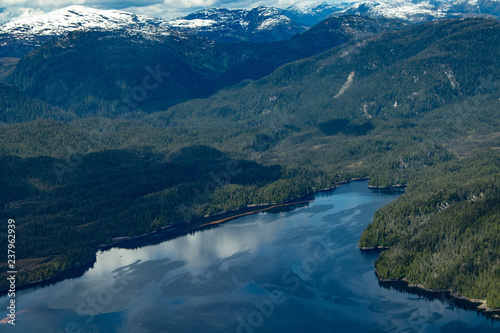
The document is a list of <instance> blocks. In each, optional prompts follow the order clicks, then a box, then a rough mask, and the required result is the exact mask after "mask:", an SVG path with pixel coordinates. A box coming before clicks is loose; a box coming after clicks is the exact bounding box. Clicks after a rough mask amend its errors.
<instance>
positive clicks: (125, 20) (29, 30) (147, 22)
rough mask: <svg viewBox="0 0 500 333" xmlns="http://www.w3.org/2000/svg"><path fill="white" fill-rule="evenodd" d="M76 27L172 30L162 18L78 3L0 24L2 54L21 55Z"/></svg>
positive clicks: (162, 32)
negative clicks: (79, 4) (100, 8)
mask: <svg viewBox="0 0 500 333" xmlns="http://www.w3.org/2000/svg"><path fill="white" fill-rule="evenodd" d="M76 30H104V31H112V30H124V31H131V32H135V33H143V34H150V35H152V36H153V35H154V36H157V35H168V34H171V33H172V30H171V28H169V25H168V21H166V20H163V19H159V18H151V17H146V16H141V15H136V14H132V13H127V12H122V11H117V10H98V9H93V8H89V7H84V6H77V5H75V6H70V7H66V8H62V9H58V10H55V11H53V12H50V13H47V14H43V15H39V16H33V17H29V18H24V19H19V20H14V21H11V22H8V23H6V24H4V25H2V26H0V57H2V56H7V55H8V56H21V55H23V54H25V53H26V52H29V51H30V50H32V49H34V48H36V47H38V46H39V45H41V44H42V43H43V42H45V41H47V40H49V39H52V38H55V37H60V36H63V35H65V34H67V33H69V32H72V31H76Z"/></svg>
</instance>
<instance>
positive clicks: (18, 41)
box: [0, 0, 500, 58]
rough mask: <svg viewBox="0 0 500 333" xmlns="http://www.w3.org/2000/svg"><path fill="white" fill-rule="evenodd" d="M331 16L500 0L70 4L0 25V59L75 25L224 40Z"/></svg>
mask: <svg viewBox="0 0 500 333" xmlns="http://www.w3.org/2000/svg"><path fill="white" fill-rule="evenodd" d="M332 15H335V16H340V15H363V16H370V17H374V18H394V19H402V20H406V21H409V22H423V21H429V20H434V19H441V18H448V17H457V16H458V17H461V16H470V15H483V16H484V15H487V16H493V17H500V0H361V1H357V2H349V0H346V2H337V3H327V2H318V1H316V2H314V1H312V2H311V1H309V2H301V3H298V4H295V5H293V6H290V7H287V8H285V9H279V8H274V7H263V6H261V7H257V8H253V9H251V10H244V9H238V10H229V9H224V8H208V9H203V10H199V11H197V12H194V13H192V14H190V15H187V16H185V17H181V18H179V19H176V20H171V21H167V20H164V19H160V18H151V17H146V16H141V15H136V14H132V13H127V12H123V11H118V10H98V9H93V8H89V7H84V6H78V5H75V6H70V7H66V8H62V9H58V10H55V11H53V12H50V13H47V14H43V15H39V16H33V17H29V18H23V19H17V20H14V21H11V22H9V23H6V24H4V25H2V26H0V58H2V57H7V56H15V57H20V56H22V55H24V54H26V53H27V52H29V51H31V50H33V49H34V48H36V47H38V46H39V45H41V44H42V43H44V42H45V41H47V40H49V39H52V38H54V37H58V36H63V35H65V34H67V33H68V32H71V31H75V30H105V31H114V30H121V31H124V33H128V34H130V35H133V34H141V35H142V36H149V37H148V38H155V36H163V35H169V34H172V33H174V32H175V31H181V32H182V33H191V34H195V35H198V36H203V37H207V38H211V39H216V40H220V41H227V42H237V41H253V42H270V41H276V40H286V39H289V38H291V37H293V36H294V35H296V34H297V33H300V32H303V31H305V30H306V29H307V28H308V27H311V26H313V25H314V24H317V23H319V22H320V21H322V20H324V19H325V18H327V17H329V16H332Z"/></svg>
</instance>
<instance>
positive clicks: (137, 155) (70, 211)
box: [0, 19, 500, 307]
mask: <svg viewBox="0 0 500 333" xmlns="http://www.w3.org/2000/svg"><path fill="white" fill-rule="evenodd" d="M335 22H337V23H335ZM338 22H339V21H338V20H337V21H327V22H326V23H323V24H324V25H326V26H327V27H328V29H327V30H328V31H330V30H331V31H334V30H335V29H334V28H335V24H339V23H338ZM370 22H372V21H370ZM344 23H345V22H344ZM361 23H363V22H361ZM361 23H360V24H361ZM320 24H321V23H320ZM351 24H352V22H351ZM370 24H372V27H371V28H370V29H372V30H373V31H371V30H369V29H366V27H367V25H366V22H364V23H363V25H362V26H363V27H364V28H363V29H365V30H366V31H365V30H364V32H363V34H364V37H363V38H361V37H360V36H359V34H356V38H354V39H353V38H350V37H349V38H347V37H346V39H345V40H343V41H342V42H339V41H338V40H337V41H336V42H335V43H336V44H335V43H333V42H332V44H329V46H328V47H325V48H324V49H322V47H318V48H317V49H315V50H312V51H310V52H312V54H299V55H298V56H293V57H292V58H287V59H286V62H290V61H292V60H297V61H294V62H290V63H288V64H284V65H283V66H280V67H278V65H281V64H282V63H278V62H277V60H276V59H267V60H268V61H269V63H270V64H272V66H271V65H270V67H266V68H267V69H266V71H269V73H271V74H269V75H266V76H264V75H265V74H267V72H266V73H265V71H264V72H259V73H260V74H258V76H257V77H251V76H250V77H238V78H236V77H232V79H231V80H233V81H232V83H236V82H239V81H240V80H241V79H244V78H245V79H248V78H250V79H255V80H244V81H242V82H240V83H237V84H235V85H231V86H228V83H227V84H226V83H225V84H221V85H218V86H214V85H213V82H211V81H203V80H201V81H199V82H205V83H207V87H210V88H211V89H214V90H211V91H209V92H207V91H206V90H204V89H205V88H206V87H205V88H203V89H201V90H200V91H201V92H202V93H200V94H199V95H196V96H195V95H193V96H191V95H189V96H188V95H182V94H184V93H187V90H186V89H187V87H190V85H191V84H192V82H191V83H190V82H185V83H186V85H184V86H182V85H180V86H182V87H183V88H182V87H181V88H182V89H181V88H179V87H177V88H176V89H180V90H178V91H177V92H175V93H172V94H171V95H168V96H167V97H165V96H163V95H165V94H167V91H168V89H170V88H171V87H173V85H174V83H175V78H174V75H173V73H174V72H173V70H174V67H175V69H176V70H177V69H179V68H184V69H186V68H187V67H182V66H177V65H178V64H180V63H181V62H184V63H185V59H186V58H182V57H186V56H188V57H191V58H190V62H189V63H190V64H191V65H190V66H191V67H190V66H188V67H189V68H190V69H189V70H192V69H196V72H197V74H196V75H201V76H200V77H204V78H209V77H211V78H213V73H218V75H219V76H218V77H219V78H221V77H223V76H224V75H227V73H228V72H227V70H228V68H230V66H232V65H234V64H235V63H236V62H233V63H231V61H232V60H230V58H224V59H226V60H227V61H228V62H226V63H223V64H221V63H218V62H217V61H216V60H214V59H216V58H217V57H215V56H214V58H212V59H210V61H208V60H207V59H204V58H198V56H197V55H195V54H186V50H187V48H188V47H187V46H186V45H183V46H179V45H181V42H179V41H178V40H175V39H170V40H169V42H168V43H174V40H175V43H180V44H178V45H177V46H176V47H177V48H176V47H171V46H170V44H168V43H167V42H165V43H167V44H168V45H167V44H165V45H164V48H165V50H167V49H168V50H169V52H171V53H169V54H167V55H165V54H163V53H162V52H158V53H156V52H157V50H156V49H155V50H154V51H151V50H152V49H153V48H154V47H153V46H154V45H153V44H154V42H152V41H151V42H148V43H152V44H151V45H149V44H146V45H145V46H144V47H143V48H137V51H136V52H137V53H131V54H130V56H131V60H130V64H134V66H135V67H134V66H133V65H127V64H129V63H128V62H127V61H126V59H125V60H123V61H122V62H120V63H118V64H117V66H118V65H119V66H125V67H126V66H131V67H130V71H129V72H127V73H128V74H130V76H126V77H123V81H120V82H122V83H123V85H121V86H119V87H118V86H117V85H116V84H115V83H116V82H118V81H116V76H115V72H114V71H115V70H116V71H117V72H118V71H119V72H123V67H121V68H120V69H117V68H113V66H112V63H113V59H114V58H113V57H115V56H117V55H118V54H119V52H118V51H116V50H121V49H122V48H124V49H126V50H130V49H131V48H130V45H128V44H122V43H121V41H120V40H119V37H117V36H112V37H109V38H111V44H112V45H113V47H112V48H111V51H109V50H108V51H109V52H110V53H109V57H104V58H102V60H99V59H93V60H92V59H89V60H88V61H89V63H90V62H92V61H93V62H96V63H97V66H104V67H103V68H102V69H103V70H104V69H106V70H107V72H106V71H96V72H88V71H86V70H85V66H86V65H85V64H84V63H80V65H81V66H76V65H75V66H72V65H71V62H69V63H68V62H67V61H65V62H64V63H65V64H66V65H65V66H66V67H64V68H62V67H60V66H56V65H57V64H58V63H59V61H60V60H61V59H66V58H67V59H70V60H71V59H72V60H73V61H74V62H73V63H74V64H76V63H78V61H77V60H78V55H76V54H75V52H73V51H72V49H71V47H70V46H71V45H73V44H72V43H74V47H75V48H79V47H81V48H83V47H84V46H85V45H86V44H85V43H90V44H88V45H94V46H95V45H100V44H99V41H101V39H100V37H102V36H101V35H99V36H100V37H99V36H97V35H93V34H90V35H83V36H82V35H75V36H74V40H72V39H69V40H68V39H65V40H62V41H60V43H62V44H57V42H56V41H53V42H49V43H48V44H45V45H44V46H43V47H42V48H40V49H38V50H37V51H34V52H33V53H30V54H28V55H27V56H25V57H24V58H23V59H22V60H21V61H20V62H19V63H18V67H17V68H16V70H15V71H14V72H13V73H12V74H11V75H10V76H9V77H7V78H6V81H7V83H10V84H15V85H17V86H18V87H19V88H16V87H14V86H12V85H8V84H3V85H0V116H1V118H0V120H1V121H2V124H0V128H1V131H0V159H1V161H0V162H1V163H0V182H1V184H2V186H1V187H2V192H1V193H0V205H1V207H2V208H3V209H2V210H0V217H1V219H2V220H7V219H9V218H11V219H14V220H16V228H17V230H16V231H17V235H18V239H17V242H16V245H17V246H18V252H17V260H18V262H17V265H18V270H19V271H20V272H22V274H20V275H19V277H20V279H21V281H20V282H22V283H24V282H30V281H35V280H38V279H42V278H46V277H49V276H52V275H54V274H56V273H59V272H62V271H64V270H67V269H69V268H72V267H75V266H76V265H78V264H81V263H84V262H88V261H91V260H92V259H93V258H94V255H95V249H96V247H98V246H99V245H102V244H110V243H112V242H113V238H116V237H126V236H135V235H139V234H143V233H147V232H151V231H155V230H158V229H159V228H161V227H165V226H169V225H174V224H177V223H182V222H185V221H189V220H192V219H194V218H197V217H200V216H206V215H210V214H215V213H219V212H227V211H231V210H235V209H238V208H241V207H245V206H248V205H254V204H269V203H279V202H284V201H287V200H290V199H294V198H297V197H299V196H303V195H307V194H310V193H312V192H314V191H317V190H320V189H324V188H330V187H334V186H336V184H337V183H339V182H342V181H346V180H349V179H353V178H359V177H370V182H369V184H370V185H372V186H392V185H407V193H406V194H405V195H403V196H402V197H401V198H400V199H398V200H396V201H394V202H393V203H392V204H390V205H388V206H387V207H384V208H383V209H381V210H379V211H378V212H377V214H376V216H375V219H374V223H373V224H371V225H370V226H369V227H368V229H367V230H366V231H365V232H364V233H363V235H362V237H361V240H360V245H361V246H366V247H372V246H388V247H390V249H389V250H388V251H385V252H383V254H382V255H381V257H380V259H379V261H378V262H377V273H378V274H379V277H381V278H383V279H402V278H406V279H407V280H408V281H410V282H412V283H421V284H423V285H425V286H426V287H429V288H451V289H452V290H453V291H454V292H457V293H460V294H462V295H465V296H469V297H476V298H481V299H486V300H487V301H488V306H490V307H500V295H499V294H498V292H497V291H496V290H500V289H499V288H498V286H497V285H498V283H499V281H500V279H499V275H498V274H499V272H500V268H499V267H500V261H499V260H500V259H499V258H500V243H499V242H500V238H499V237H498V229H499V222H500V221H499V220H498V216H499V209H500V207H499V205H498V202H499V201H500V200H499V190H498V189H499V174H500V172H499V171H500V154H499V150H498V149H499V147H500V135H498V133H500V131H499V126H500V124H499V119H500V117H499V116H500V104H499V103H500V102H499V98H500V90H499V86H498V79H497V78H498V74H499V73H498V71H499V68H500V66H499V65H500V64H499V63H498V62H499V58H498V57H497V56H496V55H498V54H500V52H499V51H500V49H499V48H500V43H499V40H498V39H499V36H500V23H499V22H498V21H495V20H489V19H466V20H447V21H440V22H431V23H427V24H422V25H418V26H414V27H411V28H409V29H406V30H398V31H395V32H387V33H384V34H381V35H376V36H375V37H373V34H375V33H377V32H380V31H381V28H380V27H377V26H376V25H375V24H374V23H373V22H372V23H370ZM384 24H385V25H386V26H387V24H389V23H387V22H386V23H384ZM390 24H394V25H396V24H395V23H390ZM340 26H343V25H342V24H340ZM337 28H338V27H337ZM384 29H385V28H384ZM395 29H396V28H394V26H393V27H392V28H391V29H387V30H395ZM358 30H362V29H361V28H359V29H358ZM383 31H385V30H383ZM308 33H310V34H309V35H307V33H304V34H302V35H301V36H298V37H296V38H294V39H292V40H290V41H288V43H291V44H293V43H299V44H300V38H306V37H307V38H308V41H307V43H310V42H311V39H310V38H313V37H311V36H312V35H311V34H316V37H314V38H319V37H321V36H322V33H321V26H317V27H314V28H311V30H309V31H308ZM330 33H331V34H333V32H330ZM96 36H97V37H96ZM106 38H108V37H106ZM172 38H174V37H172ZM200 40H201V39H200ZM198 42H199V41H195V42H193V43H198ZM204 42H206V40H205V41H204ZM80 43H81V44H80ZM130 43H132V41H131V42H130ZM182 43H184V42H182ZM200 43H201V42H200ZM202 44H203V43H202ZM202 44H200V45H202ZM61 45H66V46H68V47H67V48H63V47H60V46H61ZM335 45H337V47H334V48H331V49H329V48H330V47H332V46H335ZM205 46H207V45H205ZM102 47H104V46H102ZM200 47H201V46H200ZM207 47H208V46H207ZM217 47H219V46H217ZM226 47H227V46H226ZM244 47H246V48H247V49H248V48H251V47H254V46H251V45H246V46H244ZM268 47H271V46H268ZM290 47H291V46H290ZM215 49H216V47H215V46H214V48H213V49H212V50H215ZM297 49H300V47H297ZM327 49H328V50H327ZM113 50H115V51H116V52H117V53H113V52H115V51H113ZM457 50H460V52H458V51H457ZM233 51H234V50H233ZM321 51H325V52H323V53H321V54H318V53H319V52H321ZM141 52H145V53H144V54H150V53H149V52H152V54H153V55H155V56H157V57H158V59H159V60H160V59H170V58H169V57H174V56H173V54H174V53H175V54H176V55H175V59H177V60H176V61H179V62H177V63H173V64H175V66H174V65H172V66H174V67H172V72H171V73H172V78H170V77H169V80H170V79H172V81H169V82H168V83H167V82H165V83H166V85H165V86H163V87H162V88H161V89H160V88H159V89H158V91H156V92H154V94H153V93H152V94H151V95H148V98H146V99H145V100H144V101H143V103H142V104H141V106H140V107H139V108H138V110H137V112H136V111H133V112H132V111H131V112H132V114H130V113H126V114H121V115H120V114H115V113H113V110H116V109H113V108H111V104H113V103H115V104H116V99H114V101H115V102H113V98H115V97H116V94H118V95H120V94H121V93H122V92H123V91H126V89H128V88H130V87H131V86H132V87H133V86H134V82H137V81H134V77H136V79H137V78H138V80H139V81H141V80H142V77H143V75H144V73H143V69H144V63H139V65H140V66H139V65H137V63H136V61H135V60H134V59H135V58H134V57H135V56H139V55H140V54H141ZM172 52H173V53H172ZM217 52H221V51H217ZM217 52H216V51H214V53H217ZM252 52H257V51H252ZM259 52H264V51H262V50H261V51H259ZM269 52H270V51H269ZM208 54H209V53H207V54H204V55H203V57H209V55H208ZM217 54H218V53H217ZM217 54H216V55H217ZM313 54H316V55H315V56H313V57H309V58H305V59H302V58H304V57H306V56H310V55H313ZM180 55H182V57H181V56H180ZM161 57H165V58H161ZM262 57H263V58H262V59H265V58H266V56H262ZM43 59H44V61H45V62H44V66H45V67H44V69H43V70H34V69H35V68H39V66H41V64H42V60H43ZM217 59H220V58H217ZM298 59H301V60H298ZM108 61H109V63H108ZM202 63H203V64H205V66H208V64H211V65H210V66H212V68H210V69H207V68H204V69H203V68H201V67H196V66H197V65H196V64H198V65H199V64H202ZM283 63H284V62H283ZM228 64H229V65H228ZM478 64H481V65H480V66H478ZM240 65H241V64H240ZM61 66H62V65H61ZM106 66H108V67H106ZM141 66H142V67H141ZM245 66H246V65H245ZM276 67H278V68H277V69H276V70H274V71H273V69H274V68H276ZM252 68H253V67H249V69H248V70H249V72H250V73H252V71H253V70H252ZM54 70H59V71H60V72H55V71H54ZM204 70H205V72H204ZM35 72H36V73H35ZM236 72H238V73H241V71H240V69H238V70H237V71H236ZM243 72H244V71H243ZM134 73H135V74H134ZM186 73H187V72H186ZM224 73H226V74H224ZM95 75H97V76H95ZM176 75H177V74H176ZM178 75H184V74H182V73H181V72H179V73H178ZM75 77H78V78H79V80H74V78H75ZM192 77H193V76H191V78H192ZM197 77H198V76H197ZM99 78H102V79H103V80H101V81H99V80H98V79H99ZM68 80H73V81H75V82H73V83H72V84H73V85H71V84H67V83H66V82H67V81H68ZM193 80H194V79H193ZM98 81H99V82H98ZM95 82H98V83H97V84H96V83H95ZM218 82H219V83H220V82H221V81H218ZM226 82H230V80H229V79H228V81H226ZM94 85H95V86H94ZM160 86H161V85H160ZM36 87H43V89H35V88H36ZM61 87H65V88H66V89H69V90H70V91H68V92H67V91H65V90H64V89H63V88H61ZM127 87H128V88H127ZM219 88H220V90H218V89H219ZM114 89H117V90H116V91H115V90H114ZM183 89H184V90H183ZM193 91H195V90H191V92H193ZM72 94H74V96H73V95H72ZM162 96H163V97H162ZM175 96H177V97H179V96H180V97H179V98H178V99H175V98H174V97H175ZM160 97H161V98H160ZM192 97H206V98H203V99H201V98H199V99H192V100H189V99H190V98H192ZM162 98H163V99H162ZM184 100H186V101H184ZM92 105H93V106H92ZM163 107H164V108H163ZM87 111H88V112H87ZM156 111H158V112H156ZM91 115H92V116H93V117H90V116H91ZM96 115H101V117H97V116H96ZM5 243H6V238H0V246H3V244H5ZM3 268H5V267H4V266H2V265H0V269H2V271H4V269H3ZM0 281H2V282H0V287H5V279H1V280H0Z"/></svg>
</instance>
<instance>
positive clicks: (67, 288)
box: [0, 182, 500, 333]
mask: <svg viewBox="0 0 500 333" xmlns="http://www.w3.org/2000/svg"><path fill="white" fill-rule="evenodd" d="M398 195H399V194H397V193H388V192H385V193H384V192H375V191H371V190H369V189H368V188H367V185H366V182H355V183H350V184H348V185H345V186H342V187H341V188H339V189H337V190H335V191H332V192H329V193H323V194H319V195H316V197H315V200H314V201H313V202H312V203H310V204H309V205H308V206H306V207H301V208H297V209H296V210H293V211H289V212H283V213H262V214H258V215H252V216H246V217H243V218H239V219H237V220H234V221H232V222H229V223H227V224H224V225H222V226H219V227H217V228H214V229H210V230H206V231H200V232H196V233H195V234H192V235H188V236H184V237H180V238H177V239H174V240H171V241H168V242H164V243H161V244H158V245H152V246H146V247H143V248H139V249H134V250H129V249H112V250H110V251H106V252H102V253H99V254H98V255H97V262H96V264H95V266H94V267H93V268H92V269H91V270H89V271H87V272H86V273H85V274H84V275H83V276H82V277H80V278H77V279H71V280H65V281H62V282H60V283H58V284H56V285H52V286H49V287H44V288H39V289H34V290H33V289H31V290H25V291H22V292H19V293H18V294H17V303H18V309H19V310H20V311H22V312H21V313H19V314H18V317H17V321H16V326H15V327H11V326H10V325H5V324H0V331H2V332H4V331H5V332H8V331H12V332H14V331H16V332H130V333H138V332H244V333H249V332H453V333H457V332H500V324H499V323H497V322H494V321H491V320H488V319H486V318H485V317H483V316H482V315H479V314H478V313H477V312H475V311H469V310H464V309H461V308H458V307H456V306H454V305H453V303H450V302H448V301H447V300H444V301H443V300H441V299H435V300H430V299H428V298H424V297H421V296H417V295H414V294H408V293H405V292H399V291H396V290H390V289H387V288H382V287H380V286H379V284H378V282H377V279H376V277H375V275H374V262H375V260H376V257H377V254H376V253H371V254H367V253H363V252H361V251H359V250H358V249H357V242H358V239H359V236H360V234H361V232H362V231H363V229H364V228H365V227H366V225H367V224H368V223H369V222H370V221H371V220H372V218H373V214H374V212H375V211H376V210H377V209H378V208H380V207H382V206H383V205H385V204H387V203H388V202H390V201H392V200H394V199H395V198H396V197H397V196H398ZM4 305H5V306H6V298H5V297H3V298H1V299H0V306H1V307H2V308H3V309H5V307H4ZM1 317H3V315H2V316H1Z"/></svg>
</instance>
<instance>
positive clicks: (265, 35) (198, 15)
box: [169, 6, 306, 42]
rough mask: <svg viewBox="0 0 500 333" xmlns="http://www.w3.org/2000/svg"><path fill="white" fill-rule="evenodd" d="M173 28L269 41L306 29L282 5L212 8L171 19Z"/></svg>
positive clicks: (215, 36) (224, 37) (228, 38)
mask: <svg viewBox="0 0 500 333" xmlns="http://www.w3.org/2000/svg"><path fill="white" fill-rule="evenodd" d="M169 24H170V26H171V27H172V28H175V29H178V30H181V31H185V32H190V33H195V34H197V35H198V36H204V37H208V38H212V39H217V40H222V41H253V42H268V41H275V40H286V39H289V38H291V37H293V36H294V35H296V34H297V33H300V32H303V31H305V30H306V29H305V28H304V27H302V26H300V25H299V24H297V23H296V22H294V21H293V20H292V19H291V18H289V17H288V16H286V15H283V13H282V10H281V9H277V8H273V7H262V6H261V7H257V8H253V9H251V10H244V9H237V10H229V9H225V8H209V9H203V10H199V11H197V12H195V13H193V14H190V15H187V16H185V17H181V18H179V19H176V20H172V21H170V22H169Z"/></svg>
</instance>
